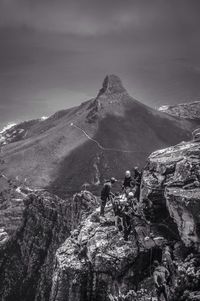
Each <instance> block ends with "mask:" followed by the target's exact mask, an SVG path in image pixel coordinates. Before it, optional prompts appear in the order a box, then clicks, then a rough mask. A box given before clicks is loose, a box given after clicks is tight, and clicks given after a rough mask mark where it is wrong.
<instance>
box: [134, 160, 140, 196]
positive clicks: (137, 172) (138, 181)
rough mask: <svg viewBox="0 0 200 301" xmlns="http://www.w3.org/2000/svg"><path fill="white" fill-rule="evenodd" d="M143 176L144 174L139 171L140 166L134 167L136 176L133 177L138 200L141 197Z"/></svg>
mask: <svg viewBox="0 0 200 301" xmlns="http://www.w3.org/2000/svg"><path fill="white" fill-rule="evenodd" d="M141 178H142V174H141V172H140V171H139V169H138V167H137V166H135V167H134V177H133V180H134V184H135V194H134V197H135V198H137V200H138V201H139V199H140V184H141Z"/></svg>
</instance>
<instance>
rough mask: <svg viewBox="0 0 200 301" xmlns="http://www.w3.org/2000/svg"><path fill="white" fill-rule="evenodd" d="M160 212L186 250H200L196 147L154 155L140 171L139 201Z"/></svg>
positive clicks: (199, 166) (199, 168)
mask: <svg viewBox="0 0 200 301" xmlns="http://www.w3.org/2000/svg"><path fill="white" fill-rule="evenodd" d="M145 199H150V200H151V201H152V204H153V205H154V206H155V207H157V210H158V214H160V216H161V217H162V213H163V210H164V208H165V207H166V209H167V210H168V212H169V214H170V216H171V218H172V219H173V221H174V223H175V225H176V226H177V228H178V231H179V235H180V237H181V239H182V241H183V242H184V244H185V245H186V246H187V247H195V248H196V249H197V250H200V247H199V244H200V143H199V142H182V143H180V144H178V145H176V146H174V147H169V148H167V149H164V150H160V151H157V152H154V153H153V154H152V155H151V156H150V157H149V160H148V163H147V166H146V168H145V170H144V174H143V180H142V187H141V200H142V201H144V200H145Z"/></svg>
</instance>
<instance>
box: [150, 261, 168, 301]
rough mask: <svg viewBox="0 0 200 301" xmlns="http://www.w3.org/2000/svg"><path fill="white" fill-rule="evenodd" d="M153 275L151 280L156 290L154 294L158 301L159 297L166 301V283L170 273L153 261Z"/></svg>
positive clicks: (159, 300)
mask: <svg viewBox="0 0 200 301" xmlns="http://www.w3.org/2000/svg"><path fill="white" fill-rule="evenodd" d="M154 267H155V270H154V273H153V279H154V284H155V288H156V293H157V297H158V301H161V298H160V297H161V295H163V296H164V298H165V301H168V296H167V295H168V293H167V282H168V279H169V276H170V273H169V271H168V269H167V268H165V267H164V266H162V265H160V264H159V262H158V261H157V260H155V261H154Z"/></svg>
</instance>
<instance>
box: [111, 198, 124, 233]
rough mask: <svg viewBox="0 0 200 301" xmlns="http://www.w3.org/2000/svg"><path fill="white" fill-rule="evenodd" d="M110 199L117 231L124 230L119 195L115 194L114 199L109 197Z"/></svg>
mask: <svg viewBox="0 0 200 301" xmlns="http://www.w3.org/2000/svg"><path fill="white" fill-rule="evenodd" d="M111 201H112V206H113V211H114V214H115V227H116V228H118V229H119V231H123V230H124V226H123V218H122V217H123V213H122V209H123V206H122V204H121V202H120V196H115V197H114V199H113V198H111Z"/></svg>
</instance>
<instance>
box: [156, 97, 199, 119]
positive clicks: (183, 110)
mask: <svg viewBox="0 0 200 301" xmlns="http://www.w3.org/2000/svg"><path fill="white" fill-rule="evenodd" d="M158 110H159V111H160V112H164V113H167V114H169V115H172V116H177V117H180V118H185V119H193V120H198V121H199V123H200V101H195V102H191V103H182V104H178V105H174V106H162V107H160V108H159V109H158Z"/></svg>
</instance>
